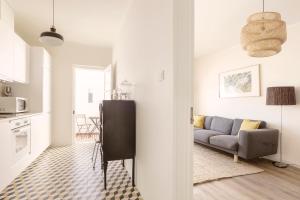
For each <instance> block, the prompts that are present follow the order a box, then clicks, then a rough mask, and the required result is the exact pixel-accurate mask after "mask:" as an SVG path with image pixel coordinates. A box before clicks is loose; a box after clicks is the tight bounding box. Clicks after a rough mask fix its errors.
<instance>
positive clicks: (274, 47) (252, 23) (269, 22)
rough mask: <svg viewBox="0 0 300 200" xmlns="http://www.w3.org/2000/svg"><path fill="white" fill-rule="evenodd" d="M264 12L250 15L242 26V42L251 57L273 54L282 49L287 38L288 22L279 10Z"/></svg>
mask: <svg viewBox="0 0 300 200" xmlns="http://www.w3.org/2000/svg"><path fill="white" fill-rule="evenodd" d="M264 5H265V2H264V0H263V12H259V13H255V14H253V15H250V16H249V18H248V21H247V22H248V23H247V25H245V26H244V27H243V28H242V32H241V43H242V46H243V48H244V49H245V50H246V51H247V52H248V55H249V56H251V57H268V56H273V55H275V54H277V53H279V52H280V51H281V45H282V44H283V43H284V42H285V41H286V39H287V33H286V23H285V22H284V21H282V20H281V15H280V14H279V13H277V12H265V8H264Z"/></svg>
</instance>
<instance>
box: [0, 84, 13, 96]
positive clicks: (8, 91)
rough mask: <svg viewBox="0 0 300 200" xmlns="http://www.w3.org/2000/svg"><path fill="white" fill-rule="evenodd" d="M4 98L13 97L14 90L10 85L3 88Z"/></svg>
mask: <svg viewBox="0 0 300 200" xmlns="http://www.w3.org/2000/svg"><path fill="white" fill-rule="evenodd" d="M2 96H4V97H11V96H12V89H11V87H10V86H9V85H4V86H3V88H2Z"/></svg>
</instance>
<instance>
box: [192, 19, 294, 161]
mask: <svg viewBox="0 0 300 200" xmlns="http://www.w3.org/2000/svg"><path fill="white" fill-rule="evenodd" d="M299 35H300V24H296V25H292V26H289V27H288V40H287V42H286V43H285V44H284V45H283V50H282V52H281V53H279V54H278V55H276V56H273V57H268V58H251V57H248V56H247V55H246V52H245V51H244V50H242V48H241V47H240V45H237V46H235V47H232V48H230V49H226V50H224V51H221V52H217V53H215V54H212V55H208V56H205V57H200V58H198V59H197V60H196V61H195V69H194V70H195V71H194V86H195V87H194V100H195V101H194V102H195V108H196V112H197V113H199V114H205V115H219V116H224V117H231V118H250V119H261V120H265V121H267V123H268V125H269V127H272V128H280V106H266V105H265V104H266V103H265V102H266V88H267V87H270V86H295V87H296V93H297V99H298V102H299V101H300V78H299V74H300V59H299V56H300V46H299V44H300V37H299ZM254 64H261V93H262V95H261V96H260V97H249V98H228V99H220V98H219V84H218V83H219V79H218V75H219V73H220V72H225V71H228V70H232V69H235V68H240V67H246V66H249V65H254ZM283 112H284V114H283V124H284V128H283V132H284V136H283V159H284V160H285V161H286V162H289V163H293V164H297V165H300V156H299V150H300V148H299V144H300V123H299V116H300V105H296V106H285V107H284V111H283ZM270 158H272V159H277V156H271V157H270Z"/></svg>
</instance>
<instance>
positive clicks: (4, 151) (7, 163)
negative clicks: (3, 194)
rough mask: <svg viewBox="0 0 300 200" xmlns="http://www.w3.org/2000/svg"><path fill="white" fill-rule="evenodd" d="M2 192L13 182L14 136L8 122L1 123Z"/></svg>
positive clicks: (0, 173)
mask: <svg viewBox="0 0 300 200" xmlns="http://www.w3.org/2000/svg"><path fill="white" fill-rule="evenodd" d="M0 130H1V131H0V138H1V140H0V143H1V145H0V161H1V164H0V191H1V190H2V189H3V187H5V186H6V185H7V184H9V182H10V181H11V179H12V178H11V172H10V167H11V165H12V162H13V161H12V155H13V149H12V134H11V132H10V126H9V123H8V121H3V122H0Z"/></svg>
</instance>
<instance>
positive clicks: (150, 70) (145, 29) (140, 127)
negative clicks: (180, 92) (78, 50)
mask: <svg viewBox="0 0 300 200" xmlns="http://www.w3.org/2000/svg"><path fill="white" fill-rule="evenodd" d="M172 56H173V55H172V1H171V0H166V1H159V0H153V1H146V0H134V1H133V3H132V5H131V7H130V9H129V10H128V13H127V16H126V19H125V21H124V24H123V26H122V28H121V30H120V34H119V37H118V40H117V42H116V45H115V48H114V56H113V57H114V62H115V63H114V65H115V66H116V71H117V72H116V73H117V74H116V78H117V85H118V84H119V83H120V82H122V81H123V80H128V81H129V82H133V83H135V88H134V90H135V100H136V111H137V136H136V137H137V138H136V139H137V141H136V144H137V146H136V148H137V149H136V152H137V155H136V177H137V180H136V182H137V187H138V189H139V190H140V192H141V194H142V196H143V198H144V199H156V200H159V199H172V180H173V177H172V163H173V159H172V148H173V146H172V145H173V136H172V131H173V130H172V111H173V110H172V94H173V89H172V81H173V80H172V73H173V69H172V65H173V62H172V59H173V57H172ZM161 70H165V80H164V81H159V74H160V71H161Z"/></svg>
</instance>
